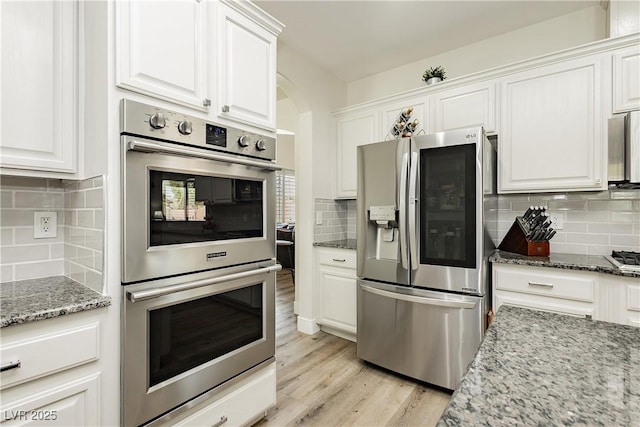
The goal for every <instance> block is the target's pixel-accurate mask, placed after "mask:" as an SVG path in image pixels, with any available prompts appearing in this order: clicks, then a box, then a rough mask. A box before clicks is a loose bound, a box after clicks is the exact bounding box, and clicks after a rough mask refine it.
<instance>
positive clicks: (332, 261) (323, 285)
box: [316, 248, 357, 341]
mask: <svg viewBox="0 0 640 427" xmlns="http://www.w3.org/2000/svg"><path fill="white" fill-rule="evenodd" d="M316 261H317V264H316V312H317V316H316V318H317V322H318V324H319V325H320V327H321V329H322V330H324V331H325V332H328V333H331V334H334V335H337V336H340V337H342V338H346V339H348V340H351V341H355V340H356V320H357V310H356V287H357V276H356V251H354V250H349V249H334V248H317V249H316Z"/></svg>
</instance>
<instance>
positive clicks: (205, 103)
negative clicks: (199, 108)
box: [202, 98, 211, 107]
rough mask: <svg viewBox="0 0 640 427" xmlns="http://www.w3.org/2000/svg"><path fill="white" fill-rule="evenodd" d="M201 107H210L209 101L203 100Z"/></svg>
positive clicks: (207, 99)
mask: <svg viewBox="0 0 640 427" xmlns="http://www.w3.org/2000/svg"><path fill="white" fill-rule="evenodd" d="M202 105H204V106H205V107H211V100H210V99H209V98H205V99H203V100H202Z"/></svg>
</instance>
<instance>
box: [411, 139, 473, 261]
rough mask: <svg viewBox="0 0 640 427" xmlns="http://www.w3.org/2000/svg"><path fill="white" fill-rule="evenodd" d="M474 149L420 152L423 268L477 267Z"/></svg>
mask: <svg viewBox="0 0 640 427" xmlns="http://www.w3.org/2000/svg"><path fill="white" fill-rule="evenodd" d="M475 167H476V166H475V145H474V144H465V145H456V146H452V147H442V148H431V149H425V150H421V151H420V177H421V181H420V201H421V203H420V264H432V265H443V266H451V267H465V268H475V267H476V261H475V260H476V178H475V176H476V175H475V172H476V169H475Z"/></svg>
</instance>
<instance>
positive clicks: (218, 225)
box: [149, 170, 264, 246]
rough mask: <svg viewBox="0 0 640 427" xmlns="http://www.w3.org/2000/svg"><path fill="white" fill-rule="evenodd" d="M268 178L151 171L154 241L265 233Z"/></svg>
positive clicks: (171, 242)
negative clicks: (265, 198)
mask: <svg viewBox="0 0 640 427" xmlns="http://www.w3.org/2000/svg"><path fill="white" fill-rule="evenodd" d="M263 185H264V181H260V180H256V181H254V180H246V179H234V178H220V177H212V176H200V175H190V174H182V173H174V172H165V171H155V170H151V171H150V189H149V199H150V200H149V201H150V203H149V206H150V212H149V216H150V221H149V224H150V233H149V234H150V245H151V246H162V245H175V244H181V243H197V242H211V241H217V240H230V239H242V238H250V237H262V236H264V224H263V212H264V209H263V203H264V200H263Z"/></svg>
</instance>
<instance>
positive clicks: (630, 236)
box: [314, 190, 640, 255]
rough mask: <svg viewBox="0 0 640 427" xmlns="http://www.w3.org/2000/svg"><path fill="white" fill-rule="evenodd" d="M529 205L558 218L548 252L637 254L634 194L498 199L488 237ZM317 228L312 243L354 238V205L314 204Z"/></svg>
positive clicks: (639, 203)
mask: <svg viewBox="0 0 640 427" xmlns="http://www.w3.org/2000/svg"><path fill="white" fill-rule="evenodd" d="M531 205H544V206H547V208H548V210H549V212H550V213H560V214H561V216H562V217H563V219H564V224H563V229H562V230H558V232H557V234H556V235H555V236H554V237H553V239H551V251H552V252H556V253H570V254H581V255H605V254H610V253H611V251H612V250H614V249H615V250H633V251H640V190H609V191H600V192H579V193H544V194H514V195H499V196H497V197H495V199H493V200H491V201H490V202H489V206H490V210H491V212H490V213H489V218H488V220H489V223H490V224H491V223H492V224H493V225H494V227H490V228H489V230H488V231H489V234H490V235H491V238H492V239H493V240H494V243H495V244H496V246H497V245H498V244H500V242H501V241H502V239H503V238H504V236H505V235H506V233H507V231H509V228H510V227H511V225H512V224H513V221H514V219H515V217H516V216H519V215H522V214H523V213H524V212H525V211H526V210H527V208H528V207H529V206H531ZM315 211H316V212H322V218H323V224H322V225H316V226H315V230H314V232H315V241H317V242H325V241H329V240H340V239H344V238H355V237H356V201H355V200H331V199H316V202H315Z"/></svg>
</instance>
